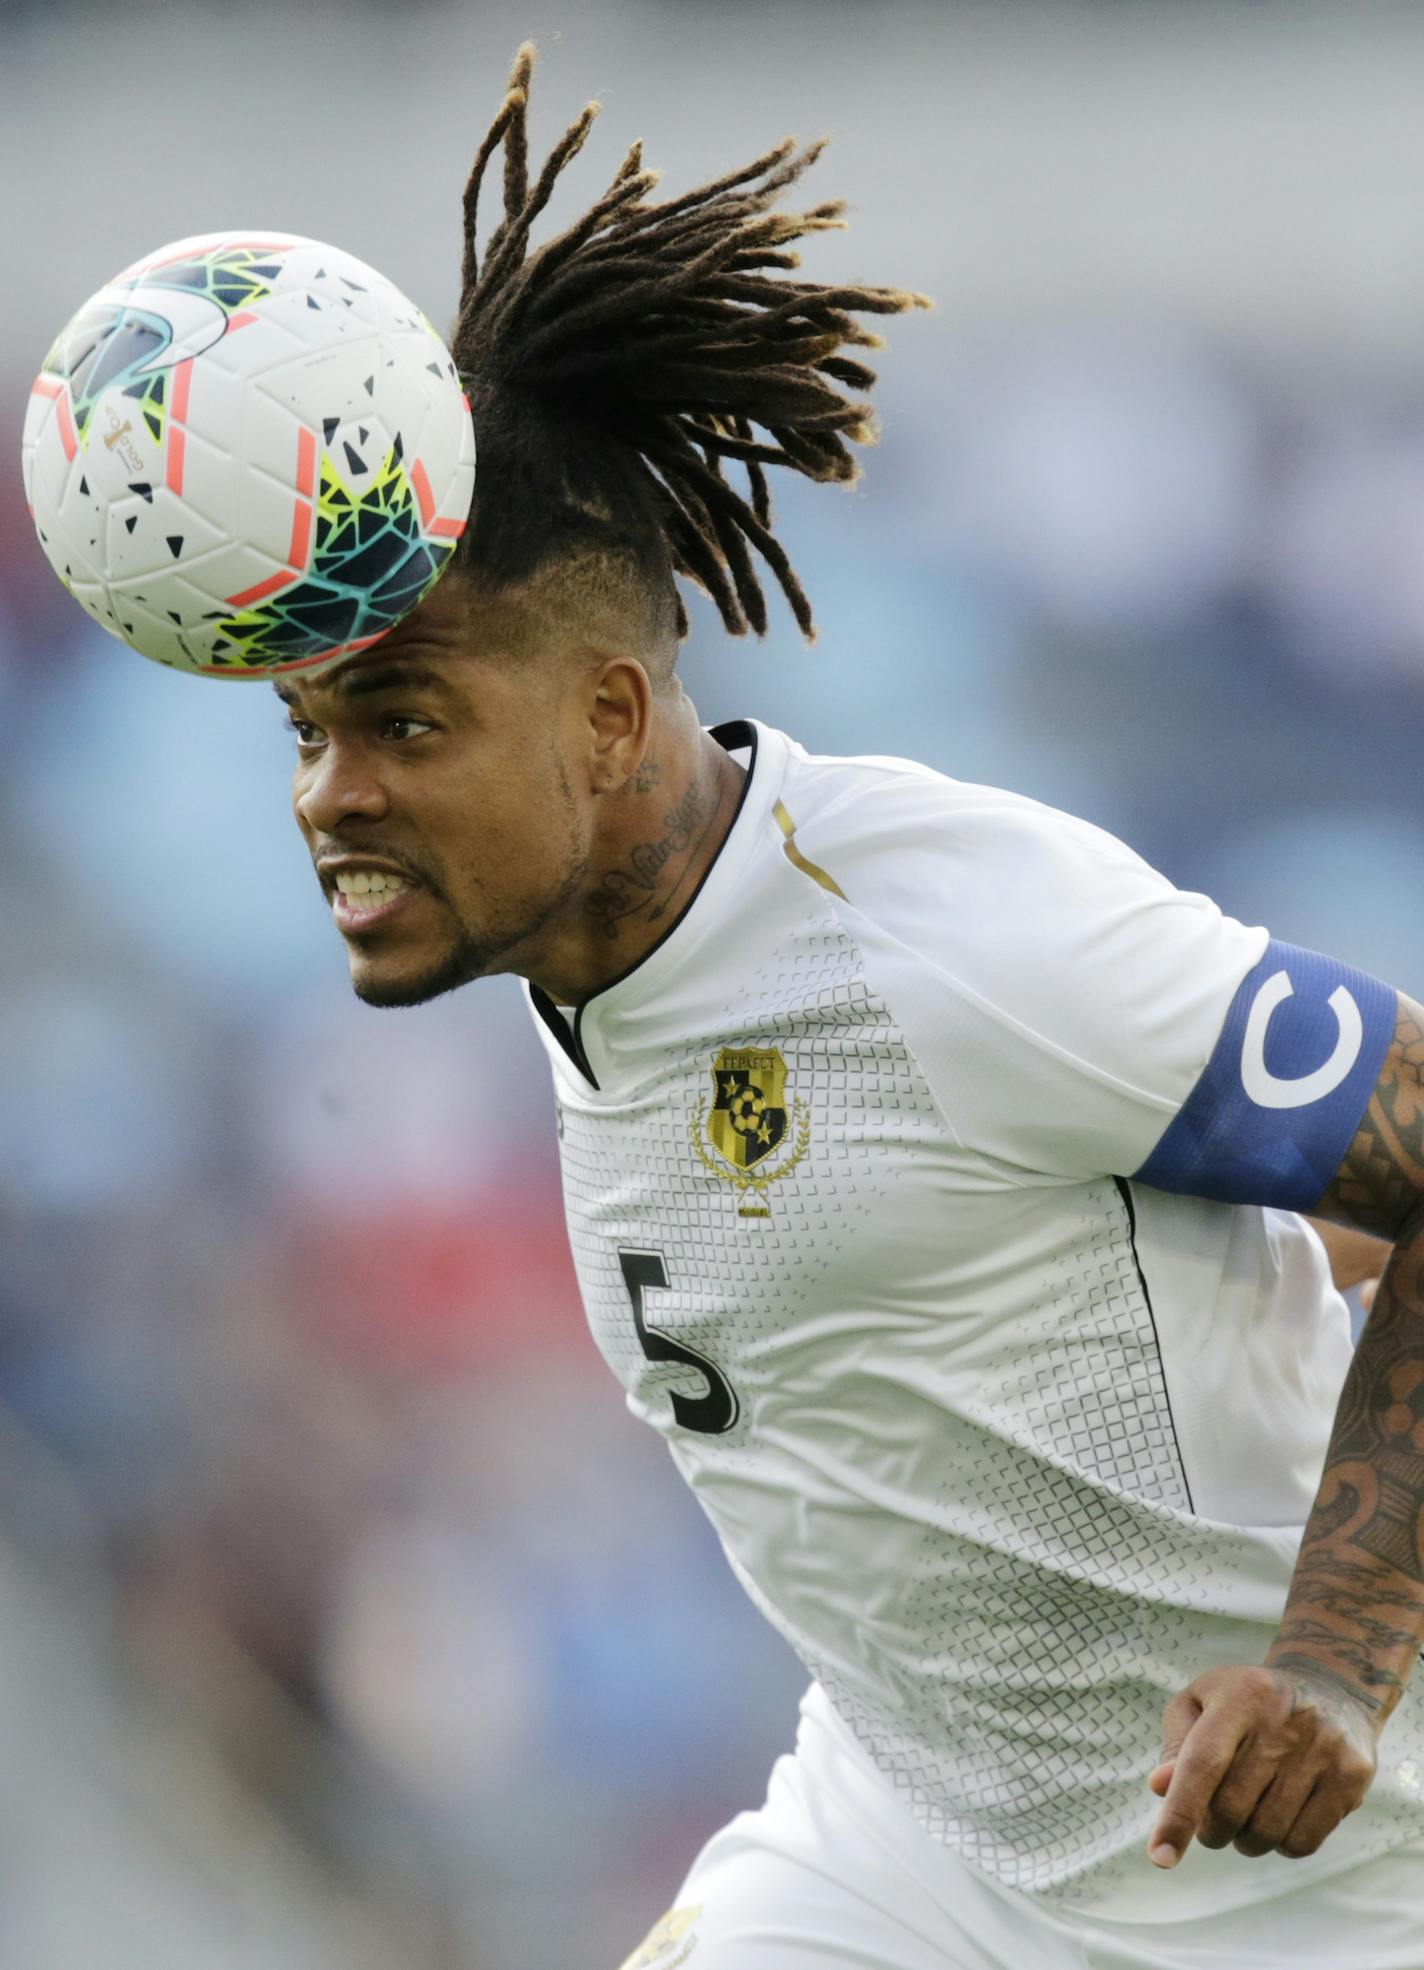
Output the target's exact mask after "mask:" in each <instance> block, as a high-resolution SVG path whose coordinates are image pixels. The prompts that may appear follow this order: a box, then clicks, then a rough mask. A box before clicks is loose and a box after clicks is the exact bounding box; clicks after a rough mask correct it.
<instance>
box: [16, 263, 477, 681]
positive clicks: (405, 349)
mask: <svg viewBox="0 0 1424 1970" xmlns="http://www.w3.org/2000/svg"><path fill="white" fill-rule="evenodd" d="M23 450H24V471H25V491H26V495H27V497H28V499H29V502H30V510H31V512H32V513H33V515H34V520H35V525H36V527H37V529H38V531H39V537H40V541H41V543H42V545H43V547H44V551H45V553H46V554H47V555H48V557H49V560H50V563H51V565H52V566H53V568H54V570H55V572H56V573H57V574H58V575H59V578H60V580H61V581H62V582H63V583H64V584H65V586H66V587H67V588H68V589H69V591H70V593H71V594H72V595H74V596H75V598H76V599H77V600H78V601H80V602H81V603H83V605H84V607H85V608H86V609H87V610H88V611H89V613H90V615H91V616H93V618H94V620H95V621H96V622H98V623H100V624H101V625H102V626H103V627H104V628H105V629H107V630H110V631H111V632H112V633H113V634H114V635H115V636H118V637H120V638H122V640H123V641H124V642H126V643H129V644H131V645H132V646H133V648H134V649H136V650H138V651H139V652H140V653H141V654H142V655H143V656H145V657H151V658H152V659H153V660H154V661H155V662H157V663H162V664H170V665H172V666H173V667H174V668H175V669H178V670H188V671H193V672H197V673H200V674H201V675H203V676H205V677H250V676H263V675H269V674H271V673H272V672H274V671H286V670H301V669H310V668H314V667H316V666H319V665H321V664H324V663H329V662H332V661H333V660H334V659H336V658H338V657H342V656H346V655H349V654H350V653H351V652H353V651H355V650H359V649H363V648H365V647H366V646H367V645H368V644H371V643H374V642H376V641H377V640H378V638H380V637H381V636H383V635H384V634H385V632H386V631H387V630H388V629H390V628H392V627H393V626H394V625H395V624H396V623H397V622H399V621H400V619H401V618H402V617H403V616H404V615H406V614H407V613H408V612H409V611H410V610H411V609H412V608H414V606H415V604H416V603H417V602H418V601H419V600H420V598H421V596H422V595H424V594H425V592H426V591H427V590H428V589H429V588H430V586H431V584H432V583H433V582H434V581H435V580H436V579H437V578H438V577H439V575H440V574H441V572H442V570H443V569H444V568H445V566H446V564H447V563H448V561H449V559H450V556H451V555H452V554H453V552H454V548H455V543H456V541H457V540H458V539H459V537H460V535H461V533H462V532H463V531H464V526H465V519H466V516H467V514H468V512H469V508H470V499H471V495H472V493H473V491H474V480H475V439H474V430H473V427H472V425H471V422H470V406H469V402H468V400H467V399H466V397H465V395H464V392H463V390H462V388H461V385H460V378H459V375H458V372H457V371H456V368H455V365H454V363H453V362H452V361H451V359H450V355H449V351H448V350H447V349H446V347H445V345H444V343H443V342H442V341H441V340H440V337H439V336H438V335H437V334H436V332H435V330H434V329H433V328H432V327H431V326H430V323H429V322H428V321H427V320H426V319H425V317H424V315H422V314H421V312H420V310H419V309H418V308H416V307H415V306H413V304H412V303H411V302H410V301H408V300H407V299H406V298H405V296H404V295H403V294H401V293H400V291H399V290H398V289H397V288H395V287H393V286H392V285H391V283H390V282H389V281H388V280H386V279H385V278H384V276H383V275H381V274H378V273H376V272H375V271H374V269H372V268H370V267H368V266H366V265H365V264H364V263H363V262H362V261H360V260H357V259H354V258H353V257H352V255H351V254H349V253H343V252H341V251H340V250H339V249H338V248H336V247H333V246H323V245H322V244H321V243H320V242H319V241H316V240H310V239H298V238H295V237H293V236H292V235H291V234H289V233H256V232H254V233H237V232H233V233H206V234H203V235H201V236H200V237H197V238H194V239H185V240H179V241H177V242H176V243H175V244H174V245H172V246H165V247H161V248H160V249H159V250H158V251H157V252H156V253H151V254H149V255H147V257H146V258H144V259H143V260H140V261H138V262H137V263H136V264H135V265H134V266H132V267H129V268H127V269H126V270H125V271H124V272H123V273H121V274H119V275H118V276H116V278H115V279H114V280H112V281H110V282H109V283H108V284H107V286H105V287H102V288H101V289H100V290H99V292H98V293H97V294H96V295H95V296H94V297H93V299H92V300H90V301H88V302H86V303H85V305H84V306H83V307H82V308H81V309H80V310H79V312H78V314H77V315H75V317H74V318H73V320H72V321H71V322H70V323H69V324H68V326H67V327H66V328H65V329H64V330H63V331H62V332H61V334H60V335H59V337H58V339H57V340H56V342H55V344H54V347H53V348H52V349H51V350H50V353H49V355H48V356H47V357H46V358H45V363H44V367H43V369H42V370H41V371H40V374H39V376H38V378H37V379H36V381H35V385H34V391H33V394H32V396H31V398H30V406H29V413H28V415H27V417H26V419H25V434H24V447H23Z"/></svg>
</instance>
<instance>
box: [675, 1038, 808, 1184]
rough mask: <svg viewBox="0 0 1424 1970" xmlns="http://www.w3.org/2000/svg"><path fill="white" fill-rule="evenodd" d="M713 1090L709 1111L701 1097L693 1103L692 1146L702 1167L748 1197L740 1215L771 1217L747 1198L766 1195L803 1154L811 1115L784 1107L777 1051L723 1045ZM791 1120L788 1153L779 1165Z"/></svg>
mask: <svg viewBox="0 0 1424 1970" xmlns="http://www.w3.org/2000/svg"><path fill="white" fill-rule="evenodd" d="M712 1089H713V1097H712V1107H711V1109H710V1111H709V1109H708V1106H707V1097H706V1096H705V1095H704V1096H703V1097H702V1099H701V1100H700V1101H699V1102H698V1104H697V1113H696V1114H695V1115H694V1117H693V1120H692V1141H693V1146H694V1148H695V1149H696V1150H697V1153H698V1155H699V1156H700V1157H701V1159H702V1163H703V1165H704V1167H705V1168H706V1169H708V1170H710V1171H711V1172H712V1174H713V1175H714V1176H717V1177H721V1178H722V1180H723V1181H724V1182H726V1183H731V1184H735V1185H736V1187H737V1188H738V1189H739V1190H740V1191H742V1192H743V1194H744V1196H746V1198H747V1201H746V1202H745V1203H743V1204H742V1206H741V1210H740V1215H741V1216H742V1217H744V1218H769V1217H770V1216H771V1209H770V1206H769V1205H767V1204H766V1203H764V1202H761V1201H757V1202H755V1203H754V1202H752V1201H751V1199H752V1197H756V1198H757V1199H758V1200H760V1199H761V1198H762V1197H764V1195H765V1192H766V1190H767V1188H768V1186H769V1185H771V1184H773V1183H776V1182H777V1181H778V1180H779V1179H780V1178H782V1177H784V1176H789V1175H790V1174H791V1172H792V1170H794V1169H795V1167H796V1165H797V1164H798V1163H799V1162H800V1161H801V1158H802V1157H803V1156H804V1155H805V1154H806V1151H807V1149H808V1148H809V1147H810V1142H811V1111H810V1109H809V1108H808V1107H807V1106H806V1104H805V1102H804V1101H801V1100H799V1099H798V1100H796V1101H795V1102H794V1103H793V1104H791V1105H790V1106H788V1104H787V1099H786V1062H785V1061H784V1060H783V1059H782V1057H781V1055H780V1053H779V1052H778V1051H777V1049H776V1048H775V1047H740V1048H738V1047H724V1048H723V1050H722V1052H721V1053H719V1054H718V1056H717V1058H716V1060H715V1061H713V1063H712ZM793 1122H794V1124H795V1135H794V1138H793V1141H792V1145H791V1150H790V1154H789V1155H787V1156H784V1157H783V1158H782V1160H781V1161H780V1162H777V1161H776V1160H775V1159H776V1156H777V1153H778V1151H780V1150H781V1148H782V1146H783V1144H784V1143H785V1141H786V1137H787V1133H788V1131H789V1130H790V1129H791V1126H792V1124H793ZM709 1146H710V1147H709ZM711 1151H715V1152H716V1153H715V1155H714V1154H712V1153H710V1152H711Z"/></svg>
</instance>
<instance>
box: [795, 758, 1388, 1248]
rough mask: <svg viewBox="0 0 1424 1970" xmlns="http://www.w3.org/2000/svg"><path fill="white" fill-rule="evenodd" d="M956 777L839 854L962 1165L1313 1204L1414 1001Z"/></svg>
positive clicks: (1131, 857) (1085, 831)
mask: <svg viewBox="0 0 1424 1970" xmlns="http://www.w3.org/2000/svg"><path fill="white" fill-rule="evenodd" d="M941 784H942V785H946V786H947V787H948V788H949V789H952V791H949V792H941V793H939V794H935V793H934V792H933V791H932V790H928V789H922V790H921V791H920V793H919V796H918V805H919V806H920V807H921V808H922V809H923V810H924V811H922V812H921V813H920V814H919V815H918V816H917V817H915V818H911V815H910V813H909V811H908V810H909V809H910V808H913V807H914V806H915V805H916V804H917V803H916V797H915V795H914V792H913V790H911V789H906V790H903V791H902V793H901V796H900V798H901V800H902V801H903V802H904V803H906V811H903V812H902V813H901V815H900V817H899V820H898V823H897V824H896V825H894V826H892V827H889V828H888V829H887V830H879V829H876V828H874V827H872V828H871V829H870V830H869V836H870V837H871V838H875V837H878V844H875V843H874V842H873V840H872V839H864V840H863V841H862V845H861V848H860V851H859V852H858V853H855V854H853V855H852V856H851V857H850V858H849V859H845V860H844V861H843V865H844V866H845V868H846V872H847V873H846V880H845V884H844V887H845V892H846V898H847V908H848V910H849V912H851V913H852V914H855V915H857V916H859V917H860V918H861V920H862V934H863V936H864V938H865V948H866V951H867V961H868V969H869V970H871V971H872V972H874V973H876V974H877V975H878V977H879V979H880V980H882V981H883V985H884V996H885V997H886V999H887V1003H889V1004H890V1006H891V1008H892V1010H893V1011H894V1012H895V1013H896V1016H897V1018H898V1019H900V1020H901V1023H902V1024H903V1027H904V1030H905V1032H906V1035H907V1037H908V1038H909V1040H910V1042H911V1044H912V1046H913V1049H914V1051H915V1054H916V1057H917V1058H918V1060H919V1062H920V1064H921V1067H922V1069H923V1070H924V1072H925V1073H926V1075H927V1078H928V1079H929V1081H930V1083H931V1086H932V1088H933V1090H934V1093H935V1095H936V1098H937V1100H938V1102H939V1105H940V1107H941V1109H942V1110H943V1112H944V1115H945V1117H946V1120H947V1121H948V1122H949V1124H950V1126H951V1128H952V1129H953V1130H954V1132H955V1134H956V1135H957V1137H958V1138H959V1140H960V1142H961V1144H962V1145H963V1146H964V1147H965V1149H966V1150H969V1151H972V1152H975V1153H976V1154H977V1155H978V1156H979V1157H981V1158H982V1159H984V1162H985V1165H986V1169H997V1170H998V1171H999V1172H1000V1173H1002V1175H1003V1176H1004V1177H1005V1178H1007V1180H1009V1181H1015V1180H1017V1181H1032V1180H1033V1179H1034V1178H1035V1177H1037V1178H1040V1179H1041V1178H1043V1177H1048V1178H1050V1179H1058V1180H1073V1179H1082V1178H1087V1177H1091V1176H1100V1175H1114V1176H1124V1177H1135V1178H1137V1179H1139V1180H1141V1181H1142V1182H1144V1183H1150V1184H1153V1185H1155V1186H1156V1187H1158V1188H1161V1189H1166V1190H1174V1191H1181V1192H1186V1193H1189V1194H1191V1195H1196V1196H1204V1197H1214V1198H1219V1199H1223V1200H1228V1201H1233V1202H1250V1203H1258V1204H1276V1205H1281V1206H1284V1207H1286V1208H1290V1209H1295V1210H1301V1209H1306V1208H1308V1207H1309V1206H1310V1205H1312V1204H1313V1203H1315V1202H1316V1200H1317V1199H1318V1198H1319V1196H1320V1194H1321V1192H1322V1191H1323V1190H1324V1188H1325V1187H1326V1185H1327V1184H1328V1182H1329V1181H1330V1179H1331V1177H1332V1176H1333V1174H1334V1172H1335V1169H1336V1168H1337V1166H1338V1164H1339V1162H1340V1159H1341V1157H1342V1156H1343V1155H1344V1153H1345V1150H1346V1149H1347V1148H1348V1146H1349V1143H1350V1140H1351V1138H1352V1136H1353V1133H1354V1130H1355V1128H1356V1127H1357V1125H1358V1122H1359V1119H1360V1117H1361V1115H1362V1114H1363V1112H1364V1108H1365V1105H1366V1103H1367V1102H1368V1100H1369V1096H1370V1092H1371V1090H1372V1088H1373V1086H1374V1082H1375V1079H1376V1077H1377V1074H1378V1071H1379V1067H1380V1064H1381V1062H1382V1060H1383V1058H1384V1054H1385V1052H1386V1050H1387V1049H1388V1046H1389V1044H1390V1039H1391V1037H1392V1034H1393V1028H1394V1016H1395V998H1394V994H1393V993H1392V992H1391V991H1390V990H1389V989H1388V988H1387V987H1385V986H1384V985H1382V984H1380V983H1379V981H1377V980H1375V979H1371V978H1368V977H1367V976H1366V975H1365V974H1363V973H1361V972H1357V971H1355V970H1353V969H1351V968H1350V967H1349V966H1345V965H1341V964H1338V963H1336V962H1335V961H1334V960H1332V959H1329V958H1325V957H1322V956H1320V955H1318V954H1317V953H1313V952H1305V951H1300V950H1297V949H1296V948H1295V947H1293V946H1290V945H1285V944H1281V943H1277V942H1274V941H1273V940H1271V939H1270V937H1269V936H1268V933H1267V932H1266V931H1265V930H1264V929H1261V928H1252V927H1249V926H1247V925H1244V924H1241V923H1239V922H1237V921H1236V920H1235V919H1234V918H1232V917H1230V916H1227V915H1226V914H1225V913H1224V912H1223V911H1221V910H1220V909H1219V908H1218V907H1217V906H1216V904H1214V903H1213V902H1212V901H1211V900H1210V899H1209V898H1208V897H1205V896H1202V895H1199V894H1196V893H1195V892H1192V891H1186V890H1179V889H1177V888H1175V887H1174V886H1173V885H1172V884H1171V883H1170V882H1168V881H1167V880H1166V878H1165V877H1163V876H1161V875H1160V874H1158V873H1157V871H1155V870H1154V869H1152V868H1151V867H1149V865H1148V864H1147V863H1146V862H1144V861H1143V860H1142V859H1141V857H1139V856H1137V855H1135V854H1134V853H1133V852H1132V851H1131V850H1130V849H1128V848H1126V847H1125V846H1124V845H1123V844H1122V843H1121V842H1119V841H1117V840H1115V839H1114V838H1113V837H1112V836H1110V835H1108V834H1105V833H1104V832H1103V831H1102V830H1100V829H1097V828H1094V827H1092V826H1090V825H1089V824H1087V823H1085V822H1081V821H1077V820H1074V819H1072V818H1071V817H1070V816H1067V815H1063V814H1059V813H1056V812H1055V811H1054V810H1052V809H1049V808H1044V807H1040V806H1038V805H1037V804H1036V803H1034V802H1032V801H1025V800H1020V799H1017V798H1016V797H1015V796H1012V795H997V794H991V793H990V792H989V790H986V789H982V788H959V787H957V786H956V783H953V782H949V783H941ZM894 804H895V802H894V799H893V798H892V800H891V801H890V802H888V803H887V805H888V806H891V807H893V806H894ZM828 818H829V817H828ZM810 839H811V837H810V836H809V835H808V841H809V840H810ZM831 853H832V850H831V848H830V846H829V845H828V847H827V850H826V854H827V860H828V866H833V865H832V864H831V863H830V856H831ZM870 919H873V921H869V920H870Z"/></svg>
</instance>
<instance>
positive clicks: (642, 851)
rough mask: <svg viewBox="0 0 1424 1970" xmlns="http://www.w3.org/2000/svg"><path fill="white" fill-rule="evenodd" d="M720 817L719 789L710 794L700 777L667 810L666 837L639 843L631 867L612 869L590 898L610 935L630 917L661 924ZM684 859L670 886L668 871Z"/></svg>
mask: <svg viewBox="0 0 1424 1970" xmlns="http://www.w3.org/2000/svg"><path fill="white" fill-rule="evenodd" d="M716 818H717V799H716V793H715V790H714V791H713V792H712V793H711V794H708V793H706V792H705V791H704V790H703V788H702V787H701V786H700V785H699V783H698V782H697V781H696V780H694V781H693V782H692V783H691V785H690V786H689V787H688V789H687V791H686V793H684V794H683V796H682V798H681V799H680V800H679V801H678V802H677V804H676V806H675V807H671V808H669V809H668V811H667V813H666V814H664V816H663V828H664V832H663V834H662V837H661V838H660V839H659V840H657V841H647V842H639V844H638V846H637V847H636V848H634V849H633V850H632V851H631V852H630V854H629V856H628V865H627V867H626V868H622V869H610V870H609V871H608V873H607V874H606V875H605V876H603V877H602V878H601V880H600V882H599V884H598V887H597V889H595V890H594V892H593V894H592V895H591V896H590V897H589V898H588V901H587V903H586V904H585V906H584V907H585V908H586V909H587V910H588V913H589V915H590V916H591V917H593V918H594V920H595V922H597V923H598V924H599V926H600V927H601V929H602V931H603V934H604V935H605V936H606V937H608V938H610V939H612V938H615V937H617V935H618V931H619V926H620V925H621V924H623V923H624V922H626V921H627V920H628V919H629V918H630V917H640V918H641V919H642V921H643V922H644V923H656V921H657V920H658V918H659V917H661V916H663V915H665V914H666V912H667V911H668V909H669V908H670V907H671V905H672V903H673V901H674V899H675V898H676V896H677V894H678V892H679V890H680V889H681V887H682V884H683V881H684V880H685V878H686V875H687V870H688V868H689V867H690V866H691V864H692V863H693V861H694V860H695V859H696V856H697V852H698V850H699V849H700V848H701V846H702V843H703V840H704V838H705V837H706V834H707V831H708V829H709V828H710V827H711V826H712V825H713V823H714V822H715V820H716ZM679 858H680V859H681V871H680V872H678V873H675V874H674V877H673V880H672V883H671V886H665V885H664V881H663V872H664V870H665V869H667V867H668V865H669V863H675V862H676V861H678V859H679Z"/></svg>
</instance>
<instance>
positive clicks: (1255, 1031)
mask: <svg viewBox="0 0 1424 1970" xmlns="http://www.w3.org/2000/svg"><path fill="white" fill-rule="evenodd" d="M1294 993H1295V987H1294V985H1292V984H1291V982H1290V975H1289V973H1287V972H1284V971H1275V972H1272V974H1271V976H1270V977H1269V978H1268V979H1267V980H1266V982H1265V984H1264V985H1263V986H1262V987H1261V989H1260V991H1259V992H1258V993H1257V994H1256V997H1255V999H1254V1001H1253V1002H1252V1006H1251V1011H1250V1013H1249V1015H1248V1016H1247V1020H1246V1036H1245V1038H1244V1039H1243V1040H1242V1042H1241V1085H1242V1086H1243V1087H1244V1088H1245V1090H1246V1092H1247V1094H1249V1095H1250V1097H1251V1099H1252V1101H1254V1102H1255V1103H1256V1105H1257V1107H1259V1108H1304V1107H1305V1106H1306V1105H1307V1104H1308V1103H1309V1102H1312V1101H1319V1100H1320V1099H1321V1097H1322V1096H1323V1095H1327V1094H1329V1093H1330V1092H1331V1091H1332V1090H1333V1089H1335V1088H1338V1087H1339V1085H1340V1083H1341V1082H1342V1081H1343V1080H1344V1079H1345V1078H1346V1076H1347V1075H1348V1074H1349V1072H1350V1069H1351V1068H1352V1067H1353V1066H1354V1064H1355V1062H1356V1061H1357V1060H1358V1059H1359V1057H1360V1048H1361V1046H1362V1045H1363V1044H1364V1038H1365V1024H1364V1021H1363V1020H1362V1019H1361V1017H1360V1008H1359V1007H1358V1006H1357V1005H1356V1004H1355V1001H1354V998H1353V997H1352V996H1351V994H1350V993H1349V992H1348V991H1347V990H1346V989H1345V987H1344V986H1343V985H1337V986H1336V987H1335V990H1334V991H1333V992H1332V993H1331V994H1330V997H1329V998H1328V999H1327V1000H1326V1001H1325V1003H1326V1004H1327V1005H1328V1006H1329V1008H1330V1010H1331V1011H1332V1012H1333V1013H1334V1015H1335V1024H1336V1025H1337V1026H1338V1027H1339V1029H1340V1031H1339V1035H1338V1037H1337V1039H1336V1041H1335V1051H1334V1052H1333V1053H1332V1054H1331V1056H1330V1058H1329V1059H1328V1060H1327V1061H1326V1062H1325V1064H1324V1066H1323V1067H1317V1068H1316V1069H1315V1071H1314V1072H1313V1073H1310V1074H1302V1075H1301V1076H1300V1078H1299V1079H1298V1080H1283V1079H1282V1078H1281V1077H1280V1076H1279V1075H1276V1074H1273V1073H1272V1072H1271V1070H1270V1068H1269V1067H1267V1065H1266V1029H1267V1027H1268V1026H1269V1025H1270V1023H1271V1014H1272V1013H1273V1012H1274V1011H1275V1009H1276V1007H1277V1006H1278V1005H1283V1004H1284V1003H1285V1001H1286V1000H1287V999H1289V998H1291V997H1293V996H1294Z"/></svg>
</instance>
